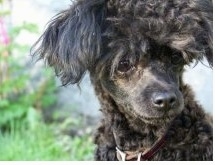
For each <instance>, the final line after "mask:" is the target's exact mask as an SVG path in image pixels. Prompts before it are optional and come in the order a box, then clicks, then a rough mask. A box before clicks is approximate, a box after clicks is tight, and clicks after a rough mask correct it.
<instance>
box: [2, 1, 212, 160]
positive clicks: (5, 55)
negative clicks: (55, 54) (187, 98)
mask: <svg viewBox="0 0 215 165" xmlns="http://www.w3.org/2000/svg"><path fill="white" fill-rule="evenodd" d="M71 3H72V2H71V0H0V160H93V151H94V148H95V146H94V145H93V133H94V131H95V129H96V125H97V124H98V123H99V118H100V116H101V114H100V112H99V111H98V109H99V103H98V101H97V99H96V97H95V95H94V91H93V88H92V86H91V84H90V80H89V77H88V75H86V76H85V78H84V79H83V80H82V83H81V85H80V87H81V90H80V89H79V88H78V87H77V86H68V87H61V84H60V82H59V80H58V79H57V78H55V76H54V73H53V71H52V70H50V69H49V68H47V67H46V66H44V65H43V63H42V61H40V62H37V63H35V62H34V61H33V60H32V59H31V57H30V56H29V51H30V47H31V46H32V44H33V43H34V42H35V41H36V40H37V39H38V37H39V36H40V35H41V34H42V32H43V31H44V29H45V27H46V25H47V23H48V21H49V20H50V19H51V18H52V17H53V16H54V15H55V14H57V13H58V12H59V11H60V10H62V9H66V8H68V7H69V5H70V4H71ZM204 65H206V66H204ZM207 66H208V64H207V63H206V62H204V64H198V65H197V66H195V67H194V68H192V67H190V68H186V70H187V72H186V74H185V77H184V78H185V81H186V82H187V83H189V84H190V85H191V86H192V87H193V90H194V91H195V93H196V95H197V100H198V101H199V102H200V103H201V104H202V105H203V107H204V108H205V110H206V111H207V112H208V113H211V114H212V110H213V103H212V97H213V93H212V70H211V69H210V68H208V67H207Z"/></svg>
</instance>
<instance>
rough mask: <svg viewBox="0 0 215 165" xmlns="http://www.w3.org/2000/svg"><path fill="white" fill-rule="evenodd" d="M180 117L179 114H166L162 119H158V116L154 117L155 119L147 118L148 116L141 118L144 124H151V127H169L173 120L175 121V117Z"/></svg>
mask: <svg viewBox="0 0 215 165" xmlns="http://www.w3.org/2000/svg"><path fill="white" fill-rule="evenodd" d="M177 115H178V113H177V114H176V113H175V114H171V115H170V114H169V115H168V114H166V115H163V116H162V117H158V116H153V117H146V116H142V117H141V118H140V120H142V121H143V122H144V123H146V124H150V125H154V126H158V125H161V126H163V125H169V124H170V123H171V122H172V121H173V119H175V117H176V116H177Z"/></svg>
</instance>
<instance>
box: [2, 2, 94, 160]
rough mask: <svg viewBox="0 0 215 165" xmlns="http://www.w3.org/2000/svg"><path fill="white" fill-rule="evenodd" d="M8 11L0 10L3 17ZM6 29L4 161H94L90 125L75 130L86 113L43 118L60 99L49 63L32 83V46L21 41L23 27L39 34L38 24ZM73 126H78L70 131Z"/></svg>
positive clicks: (3, 70)
mask: <svg viewBox="0 0 215 165" xmlns="http://www.w3.org/2000/svg"><path fill="white" fill-rule="evenodd" d="M2 3H4V1H3V0H0V5H1V4H2ZM9 14H10V12H9V11H0V17H2V18H4V17H5V16H8V15H9ZM7 30H8V34H9V38H10V42H9V44H8V45H1V44H0V160H93V152H94V148H95V146H94V145H93V140H92V136H91V132H92V130H88V132H87V131H86V132H84V133H83V132H82V133H77V132H79V131H80V130H81V129H84V128H85V127H84V126H83V125H82V124H81V123H83V122H82V118H77V117H75V118H71V117H68V119H64V120H61V122H57V120H58V116H57V117H56V116H54V115H56V114H52V115H53V119H54V121H52V122H51V123H49V124H47V123H45V122H44V120H43V118H44V116H43V112H44V110H47V109H50V107H53V106H54V105H55V103H56V99H57V98H56V85H55V81H54V79H53V78H54V76H53V75H52V73H51V71H50V70H48V69H47V68H45V69H44V70H41V71H40V73H41V75H40V76H41V77H43V78H44V79H43V80H42V81H41V82H40V83H33V81H34V78H33V77H32V75H31V72H30V70H29V69H30V68H29V64H28V61H27V60H26V59H27V56H29V49H30V46H31V45H28V44H23V43H20V42H19V41H17V38H18V37H19V36H20V35H21V33H22V32H23V31H25V32H28V33H30V34H31V33H37V32H38V29H37V26H36V25H35V24H32V23H26V22H25V23H23V24H22V25H19V26H15V27H10V28H9V29H7ZM29 59H30V58H29ZM80 126H82V127H80ZM71 128H76V129H80V130H76V131H75V133H72V134H70V133H69V132H71Z"/></svg>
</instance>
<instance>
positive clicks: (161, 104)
mask: <svg viewBox="0 0 215 165" xmlns="http://www.w3.org/2000/svg"><path fill="white" fill-rule="evenodd" d="M152 102H153V105H154V107H156V108H158V109H165V110H169V109H170V108H172V107H173V106H174V105H175V104H176V102H177V97H176V95H175V94H174V93H173V92H160V93H154V94H153V96H152Z"/></svg>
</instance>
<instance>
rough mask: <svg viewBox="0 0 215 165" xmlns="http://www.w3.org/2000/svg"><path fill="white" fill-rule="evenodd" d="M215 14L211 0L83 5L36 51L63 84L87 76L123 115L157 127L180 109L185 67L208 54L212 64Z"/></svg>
mask: <svg viewBox="0 0 215 165" xmlns="http://www.w3.org/2000/svg"><path fill="white" fill-rule="evenodd" d="M212 13H213V9H212V2H211V1H210V0H191V1H179V0H173V1H165V0H158V1H154V0H153V1H152V0H144V1H142V0H137V1H136V0H135V1H134V0H115V1H112V0H78V1H77V2H74V4H73V5H72V6H71V8H70V9H67V10H65V11H62V12H61V13H59V14H58V15H57V16H56V17H55V18H54V19H53V20H52V21H51V22H50V24H49V25H48V27H47V29H46V31H45V32H44V34H43V35H42V36H41V38H40V39H39V40H38V42H37V43H36V44H35V45H34V47H33V49H32V54H33V55H36V54H39V56H40V58H43V59H45V60H46V61H47V63H48V64H49V65H50V66H52V67H53V68H54V69H55V71H56V74H57V76H59V77H60V78H61V80H62V83H63V85H66V84H70V83H71V84H75V83H78V82H79V81H80V80H81V78H82V77H83V75H84V73H85V72H86V71H89V72H90V75H91V79H94V80H95V82H99V83H100V84H101V85H102V89H101V90H104V92H107V93H108V94H109V95H110V96H111V97H112V99H113V100H114V101H115V102H116V103H117V105H118V106H121V107H123V108H122V109H123V111H124V112H123V113H126V114H128V115H129V116H132V117H135V118H141V119H142V120H144V121H145V122H148V123H157V124H160V121H163V120H168V119H169V118H173V117H174V116H175V115H176V114H178V113H180V112H181V111H182V109H183V106H184V103H183V97H182V91H181V89H180V88H181V83H182V72H183V67H184V65H186V64H189V63H191V62H192V61H194V60H195V61H197V62H198V61H201V60H202V59H203V57H205V58H206V59H207V60H208V63H209V65H210V66H212V63H213V58H212V57H213V56H212ZM95 85H96V84H95ZM155 121H156V122H155Z"/></svg>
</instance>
